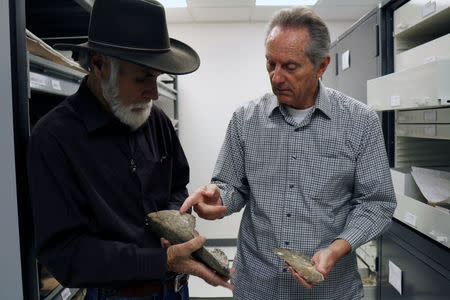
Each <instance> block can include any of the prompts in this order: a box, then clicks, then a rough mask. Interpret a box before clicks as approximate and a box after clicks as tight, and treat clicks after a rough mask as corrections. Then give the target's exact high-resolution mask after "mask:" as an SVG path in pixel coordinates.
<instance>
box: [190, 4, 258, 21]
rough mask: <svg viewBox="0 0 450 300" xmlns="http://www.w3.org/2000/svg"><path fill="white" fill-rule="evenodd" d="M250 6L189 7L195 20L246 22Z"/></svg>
mask: <svg viewBox="0 0 450 300" xmlns="http://www.w3.org/2000/svg"><path fill="white" fill-rule="evenodd" d="M250 10H251V9H250V8H243V7H241V8H191V9H190V12H191V14H192V17H193V18H194V20H195V21H196V22H248V21H250Z"/></svg>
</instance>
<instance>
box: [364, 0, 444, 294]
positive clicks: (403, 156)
mask: <svg viewBox="0 0 450 300" xmlns="http://www.w3.org/2000/svg"><path fill="white" fill-rule="evenodd" d="M442 3H443V1H425V0H423V1H416V0H414V1H407V0H393V1H390V2H388V3H386V5H384V6H383V7H382V8H381V12H380V13H381V16H382V18H381V21H382V22H380V25H381V28H382V29H383V30H382V32H381V41H383V45H382V48H381V50H382V54H383V62H382V66H383V71H382V75H385V74H389V73H392V72H394V71H395V72H396V73H395V74H392V75H388V76H387V77H384V78H390V77H396V76H397V77H399V78H400V76H401V74H404V75H403V76H401V78H400V79H402V80H409V81H410V82H409V88H408V85H407V86H406V89H404V91H406V92H410V90H411V89H412V88H414V89H415V88H422V89H425V88H429V86H430V82H426V80H421V81H420V80H419V81H417V82H413V80H412V79H413V76H412V73H413V72H414V71H415V70H417V68H429V67H432V66H433V63H432V61H433V59H436V60H437V59H440V61H439V62H438V63H440V64H442V62H443V60H442V59H443V58H444V57H446V53H445V51H444V52H443V51H442V50H441V49H440V47H441V46H442V43H443V44H444V47H447V46H448V45H447V44H446V40H445V37H444V38H443V41H441V40H440V41H437V40H434V41H432V39H436V38H437V37H440V36H445V35H447V34H448V33H449V31H448V30H449V27H448V26H434V25H433V24H434V23H433V22H434V18H435V16H437V15H438V14H439V11H444V10H440V9H439V7H440V5H441V4H442ZM446 3H447V5H448V3H450V1H448V0H446ZM414 5H417V7H415V8H419V11H421V12H422V15H421V18H419V19H423V21H421V22H419V21H417V20H416V21H414V22H413V23H414V24H415V25H414V26H409V27H408V28H403V29H402V30H403V31H402V32H401V33H400V32H398V31H396V30H397V27H396V26H395V25H398V23H399V20H397V22H395V16H399V15H402V13H403V12H405V11H408V9H409V8H410V7H412V6H414ZM431 8H432V9H434V10H435V11H434V12H433V11H432V9H431ZM430 9H431V10H430ZM447 10H448V9H447ZM432 14H434V15H432ZM432 19H433V20H432ZM441 19H442V20H445V21H446V22H447V23H446V24H447V25H448V22H449V20H450V19H448V18H439V20H441ZM410 21H412V19H411V20H410ZM431 21H432V22H431ZM401 22H404V21H402V20H400V23H401ZM419 23H421V24H419ZM394 26H395V27H394ZM399 27H401V26H399ZM399 29H401V28H399ZM425 29H426V30H427V33H426V34H424V31H423V30H425ZM394 32H397V34H396V35H393V33H394ZM416 37H418V38H419V39H416ZM416 40H420V43H416ZM441 42H442V43H441ZM436 45H437V46H438V48H436ZM406 46H409V47H406ZM423 49H426V51H423ZM442 53H444V55H442ZM406 56H408V57H407V58H408V59H409V61H408V60H405V59H404V57H406ZM428 56H433V59H430V60H429V61H428V59H425V60H424V58H427V57H428ZM412 57H414V59H415V61H412V60H411V58H412ZM398 58H402V61H401V63H398V62H397V64H395V62H396V61H397V59H398ZM405 61H406V62H407V64H405ZM426 63H428V64H427V65H426ZM435 64H436V63H435ZM394 66H395V67H394ZM443 67H444V66H443ZM447 67H448V64H446V66H445V67H444V68H445V69H446V68H447ZM447 71H448V70H447ZM403 72H405V73H403ZM438 78H439V77H437V78H436V79H435V80H432V81H431V84H433V83H436V81H438ZM426 79H430V78H429V76H428V77H427V78H426ZM376 80H377V79H376ZM376 80H375V81H376ZM380 80H384V79H383V78H382V79H380ZM397 86H398V84H397V85H395V84H394V88H396V87H397ZM443 86H444V87H445V84H444V85H443ZM388 88H389V85H388V84H385V85H380V86H378V87H377V89H378V91H380V90H383V91H384V90H385V89H388ZM371 90H372V89H369V92H371ZM418 93H419V92H416V94H418ZM372 98H374V99H375V101H373V99H372ZM368 99H369V104H371V105H372V106H374V107H378V109H380V108H381V109H387V111H385V112H383V114H385V113H389V114H390V115H391V116H392V115H395V116H394V118H392V119H391V120H384V124H383V125H385V127H386V128H387V130H386V131H385V132H387V133H388V138H387V143H388V144H389V145H393V146H391V147H388V154H389V156H390V157H391V158H392V157H393V158H395V159H394V160H392V161H391V167H399V168H405V167H410V166H424V167H432V166H449V165H450V156H449V153H450V152H449V151H450V138H449V136H448V134H447V133H446V132H445V131H444V132H442V131H439V128H441V126H442V125H444V127H445V128H447V124H450V119H449V118H448V116H447V112H448V109H449V108H448V106H449V104H447V103H440V104H439V105H434V104H429V103H423V104H422V103H414V104H412V105H410V106H408V107H410V108H409V109H407V110H399V109H402V107H401V106H400V107H398V106H396V107H391V106H393V105H389V106H386V105H385V106H384V107H383V106H380V103H381V101H382V99H381V97H372V96H371V97H368ZM394 100H396V99H394ZM388 104H392V103H388ZM394 104H395V101H394ZM394 108H395V109H396V110H395V111H393V110H392V109H394ZM394 132H395V133H396V134H395V135H394V134H393V133H394ZM422 201H424V200H422ZM397 202H398V206H397V209H396V211H395V213H394V220H393V224H392V226H391V228H390V229H389V231H387V232H386V233H385V234H383V236H382V237H381V238H380V239H379V248H378V250H379V253H378V257H379V259H380V262H379V272H378V276H379V277H378V284H379V288H378V291H377V299H382V300H384V299H408V300H409V299H413V300H418V299H420V300H422V299H425V300H427V299H433V300H434V299H449V296H450V248H449V244H448V237H449V236H450V235H449V228H450V214H449V213H448V211H446V210H445V208H443V209H438V208H437V207H434V206H432V205H429V204H427V203H424V202H421V200H420V199H415V198H411V197H408V196H405V195H402V194H397ZM390 262H391V263H393V264H395V265H396V266H397V267H398V268H399V269H400V270H399V271H401V272H400V273H401V277H400V278H401V279H400V281H399V282H400V285H401V288H402V293H401V294H400V293H399V292H398V291H397V290H396V289H395V288H394V287H393V285H391V283H390V280H389V279H390V278H391V279H392V278H393V277H391V276H390V266H389V263H390Z"/></svg>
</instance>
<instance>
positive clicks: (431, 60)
mask: <svg viewBox="0 0 450 300" xmlns="http://www.w3.org/2000/svg"><path fill="white" fill-rule="evenodd" d="M436 59H437V57H436V56H434V55H432V56H428V57H425V59H424V60H423V63H424V64H427V63H430V62H433V61H435V60H436Z"/></svg>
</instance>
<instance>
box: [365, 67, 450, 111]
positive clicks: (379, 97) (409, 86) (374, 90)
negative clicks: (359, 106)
mask: <svg viewBox="0 0 450 300" xmlns="http://www.w3.org/2000/svg"><path fill="white" fill-rule="evenodd" d="M448 78H450V59H446V60H436V61H433V62H430V63H427V64H424V65H420V66H417V67H414V68H409V69H407V70H403V71H400V72H396V73H392V74H388V75H385V76H382V77H378V78H375V79H372V80H368V81H367V104H368V105H369V106H371V107H372V108H374V109H375V110H392V109H407V108H420V107H422V108H423V107H442V106H450V85H449V84H448Z"/></svg>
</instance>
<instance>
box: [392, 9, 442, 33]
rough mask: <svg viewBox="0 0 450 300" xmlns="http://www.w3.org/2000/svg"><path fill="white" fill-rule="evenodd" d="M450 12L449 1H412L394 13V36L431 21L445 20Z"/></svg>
mask: <svg viewBox="0 0 450 300" xmlns="http://www.w3.org/2000/svg"><path fill="white" fill-rule="evenodd" d="M449 12H450V1H449V0H434V1H425V0H411V1H409V2H408V3H406V4H405V5H403V6H401V7H400V8H399V9H397V10H395V11H394V36H396V35H398V34H400V33H402V32H405V31H407V30H408V29H410V28H412V27H415V26H417V25H421V23H424V22H429V19H430V20H431V19H434V20H433V22H436V21H437V20H438V19H442V20H445V18H446V17H447V16H448V14H449Z"/></svg>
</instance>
